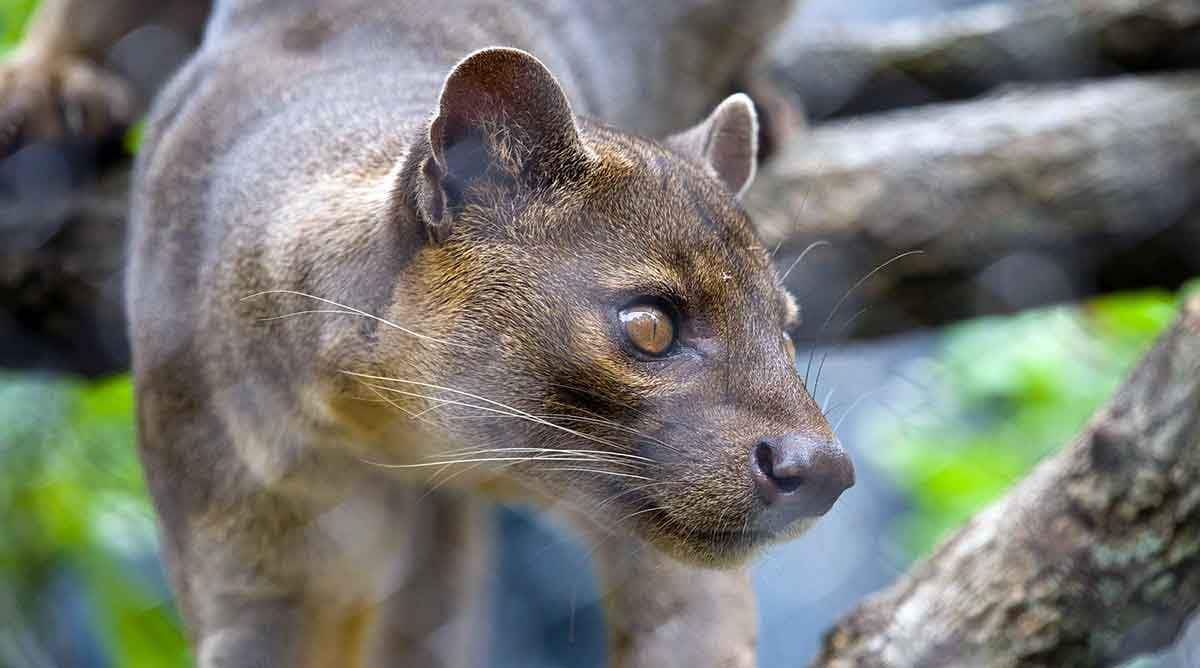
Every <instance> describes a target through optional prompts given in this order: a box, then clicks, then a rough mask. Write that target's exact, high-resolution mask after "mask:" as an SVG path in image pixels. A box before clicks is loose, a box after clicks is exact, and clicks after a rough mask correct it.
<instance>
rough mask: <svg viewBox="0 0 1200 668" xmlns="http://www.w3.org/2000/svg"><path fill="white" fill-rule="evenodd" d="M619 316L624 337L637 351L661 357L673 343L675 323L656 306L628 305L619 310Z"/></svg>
mask: <svg viewBox="0 0 1200 668" xmlns="http://www.w3.org/2000/svg"><path fill="white" fill-rule="evenodd" d="M620 317H621V328H622V329H623V330H624V331H625V338H627V339H629V343H630V344H632V345H633V347H634V348H637V349H638V351H639V352H642V353H644V354H646V355H651V356H653V357H661V356H663V355H665V354H666V353H667V351H669V350H670V349H671V346H672V345H674V343H675V323H674V322H672V320H671V316H670V315H668V314H667V313H666V312H665V311H663V310H662V309H661V308H658V307H657V306H653V305H650V304H637V305H634V306H630V307H627V308H625V309H623V310H622V311H621V314H620Z"/></svg>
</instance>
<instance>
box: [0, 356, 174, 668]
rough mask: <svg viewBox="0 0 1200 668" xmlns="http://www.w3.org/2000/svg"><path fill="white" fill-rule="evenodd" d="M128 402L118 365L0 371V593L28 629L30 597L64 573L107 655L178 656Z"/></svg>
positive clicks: (40, 597)
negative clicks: (86, 375)
mask: <svg viewBox="0 0 1200 668" xmlns="http://www.w3.org/2000/svg"><path fill="white" fill-rule="evenodd" d="M132 402H133V399H132V389H131V387H130V382H129V379H128V377H124V376H123V377H119V378H116V379H113V380H108V381H104V382H98V383H83V382H79V381H71V380H49V379H45V378H40V377H37V376H31V375H28V374H5V375H0V470H3V471H4V475H3V476H0V517H4V518H6V520H5V521H4V522H2V523H0V592H2V593H5V594H7V595H9V596H11V597H12V599H13V600H15V601H16V607H17V610H18V612H19V613H20V615H21V617H24V618H25V620H26V623H27V625H29V626H30V628H29V629H28V630H29V631H30V632H31V633H32V635H33V636H34V637H37V636H38V633H39V631H38V629H36V628H32V627H33V626H35V624H34V623H33V622H34V620H36V618H37V617H39V616H41V615H43V614H45V611H44V610H39V609H38V606H43V605H48V604H49V601H50V600H51V594H50V593H49V592H50V590H51V585H52V583H53V581H54V579H55V578H56V577H57V576H60V575H62V574H63V573H69V574H70V575H71V576H72V577H73V580H74V581H76V582H79V583H80V584H81V586H82V587H81V588H82V590H83V591H84V592H85V594H86V597H87V600H86V604H87V607H88V608H89V613H90V614H89V617H90V618H91V619H92V620H94V622H95V623H96V624H97V626H98V628H99V630H100V631H101V632H102V636H103V639H102V644H103V645H104V649H105V651H106V653H107V654H108V656H109V657H110V659H111V660H112V663H113V665H118V666H133V667H136V666H172V665H179V666H182V665H186V664H187V661H186V659H187V654H186V650H185V644H184V639H183V635H182V633H181V632H180V630H179V623H178V621H177V619H176V618H175V616H174V612H173V608H172V606H171V603H170V601H169V600H167V599H166V598H165V597H166V593H165V591H164V590H163V587H162V584H161V582H160V581H159V580H160V578H159V577H158V575H157V571H156V570H155V568H154V563H155V561H154V560H155V558H156V557H155V555H156V554H157V537H156V529H155V524H154V516H153V513H152V510H151V508H150V505H149V502H148V498H147V495H146V490H145V487H144V485H143V482H142V476H141V471H140V468H139V465H138V461H137V457H136V455H135V450H134V446H133V420H132V414H133V403H132ZM48 640H50V639H47V638H42V641H43V642H47V641H48ZM59 640H61V639H59Z"/></svg>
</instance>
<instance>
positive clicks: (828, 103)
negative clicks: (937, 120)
mask: <svg viewBox="0 0 1200 668" xmlns="http://www.w3.org/2000/svg"><path fill="white" fill-rule="evenodd" d="M1196 65H1200V5H1197V4H1196V3H1195V2H1192V1H1191V0H1076V1H1074V2H1067V1H1066V0H1035V1H1032V2H1011V3H996V4H993V5H985V6H983V7H976V8H973V9H967V10H962V11H958V12H953V13H950V14H944V15H940V16H938V17H936V18H933V19H923V20H917V21H911V20H910V21H897V22H894V23H891V24H885V25H837V26H831V27H829V28H827V29H825V30H821V31H819V32H813V31H811V29H810V31H809V32H807V33H803V34H801V35H798V36H796V37H795V38H794V39H791V40H788V41H787V42H785V43H783V44H782V45H780V47H779V48H778V49H776V52H775V55H774V57H773V58H772V64H771V73H772V76H773V78H775V79H776V80H778V81H780V82H781V83H783V84H784V85H785V87H787V88H788V89H790V90H792V91H793V92H794V93H795V94H797V95H798V96H799V97H800V98H801V99H802V100H803V102H804V106H805V108H806V109H807V110H808V113H809V115H810V116H811V117H814V118H828V117H831V116H848V115H855V114H862V113H866V112H872V111H879V110H884V109H894V108H897V107H902V106H912V105H915V104H922V103H928V102H935V101H945V100H958V99H965V98H969V97H975V96H978V95H980V94H983V93H986V92H988V91H990V90H992V89H994V88H995V87H997V86H1000V85H1003V84H1007V83H1013V82H1043V83H1044V82H1049V81H1064V80H1070V79H1081V78H1087V77H1098V76H1111V75H1114V74H1121V73H1128V72H1141V71H1147V70H1152V69H1159V70H1161V69H1178V68H1183V67H1195V66H1196Z"/></svg>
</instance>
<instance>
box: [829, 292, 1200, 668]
mask: <svg viewBox="0 0 1200 668" xmlns="http://www.w3.org/2000/svg"><path fill="white" fill-rule="evenodd" d="M1197 480H1200V296H1198V297H1196V298H1194V299H1192V300H1191V301H1190V302H1189V303H1188V304H1186V305H1185V306H1184V308H1183V311H1182V315H1181V317H1180V318H1179V320H1178V321H1177V322H1176V323H1175V325H1174V327H1172V328H1171V329H1170V330H1169V331H1168V332H1167V333H1166V334H1165V335H1164V336H1163V337H1162V338H1161V339H1160V340H1159V341H1158V342H1157V343H1156V344H1155V346H1154V347H1153V349H1152V350H1151V351H1150V352H1149V353H1148V354H1147V355H1146V356H1145V358H1143V360H1142V361H1141V362H1140V363H1139V365H1138V366H1137V368H1136V369H1135V370H1134V371H1133V373H1132V375H1130V377H1129V378H1128V379H1127V380H1126V381H1125V383H1124V385H1123V386H1122V387H1121V388H1120V389H1119V390H1118V391H1117V393H1116V395H1115V396H1114V397H1113V399H1112V400H1111V401H1110V402H1109V403H1108V404H1107V405H1106V406H1104V407H1103V408H1101V409H1100V411H1099V412H1097V413H1096V415H1095V416H1093V417H1092V419H1091V421H1090V422H1089V423H1088V425H1087V427H1086V428H1085V429H1084V431H1083V432H1082V433H1081V434H1080V435H1079V436H1078V437H1077V438H1076V440H1075V441H1074V442H1073V443H1072V444H1070V445H1069V446H1068V447H1067V448H1066V449H1064V450H1063V451H1062V452H1060V453H1059V454H1058V455H1056V456H1054V457H1052V458H1051V459H1049V460H1048V461H1046V462H1044V463H1042V464H1041V465H1040V466H1038V467H1037V468H1036V469H1035V470H1034V472H1033V473H1032V474H1031V475H1030V476H1029V477H1028V478H1026V479H1025V480H1024V481H1022V482H1021V483H1019V484H1018V485H1017V486H1016V487H1015V488H1013V490H1012V491H1011V492H1009V493H1008V495H1007V496H1005V497H1004V498H1003V499H1002V500H1000V501H999V502H998V503H996V504H995V505H993V506H991V507H990V508H988V509H986V510H984V511H983V512H981V513H980V514H978V515H977V516H975V518H974V519H972V520H971V521H970V522H969V523H968V524H967V525H966V527H964V528H963V529H962V530H960V531H959V532H958V533H957V534H955V535H953V536H952V537H951V538H950V539H949V540H947V541H945V542H944V543H942V545H941V546H940V547H939V548H937V549H936V550H935V551H934V553H933V555H932V556H930V557H929V558H928V559H927V560H926V561H924V562H923V563H921V564H919V565H917V566H916V567H914V568H913V569H912V570H910V571H909V573H908V574H906V575H905V576H903V577H902V578H901V580H900V581H899V582H897V583H896V584H895V585H893V586H892V587H891V588H890V589H887V590H886V591H884V592H882V593H880V594H877V595H875V596H874V597H872V598H870V599H869V600H867V601H866V602H865V603H864V604H863V605H861V606H860V607H859V608H858V609H857V610H855V611H854V612H852V613H851V614H850V615H849V616H847V617H846V618H844V619H843V620H842V621H841V622H840V623H839V624H838V625H837V626H836V627H835V628H834V629H833V630H831V631H830V632H829V633H828V634H827V636H826V638H825V643H824V648H823V650H822V652H821V654H820V656H819V658H818V659H817V661H816V662H815V665H816V666H819V667H822V668H835V667H843V666H856V667H871V666H888V667H889V668H902V667H907V666H913V667H917V666H920V667H921V668H936V667H938V666H989V667H1001V666H1047V667H1054V668H1062V667H1069V666H1096V665H1106V664H1110V663H1113V662H1117V661H1120V660H1124V659H1126V658H1129V657H1131V656H1134V655H1137V654H1140V653H1143V652H1146V651H1152V650H1154V649H1158V648H1161V647H1163V646H1165V645H1166V644H1168V643H1170V642H1171V640H1172V639H1173V638H1174V637H1175V635H1176V633H1177V632H1178V630H1179V629H1180V627H1181V625H1182V622H1183V621H1184V619H1185V618H1186V617H1187V616H1188V615H1189V614H1190V613H1191V612H1192V611H1194V610H1195V609H1196V608H1197V606H1198V605H1200V486H1197V485H1196V481H1197Z"/></svg>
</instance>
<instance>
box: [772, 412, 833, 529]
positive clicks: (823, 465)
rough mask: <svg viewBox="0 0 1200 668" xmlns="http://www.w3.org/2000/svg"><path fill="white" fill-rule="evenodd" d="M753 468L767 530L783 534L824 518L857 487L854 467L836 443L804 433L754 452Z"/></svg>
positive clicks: (777, 438)
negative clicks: (803, 521)
mask: <svg viewBox="0 0 1200 668" xmlns="http://www.w3.org/2000/svg"><path fill="white" fill-rule="evenodd" d="M750 467H751V472H752V475H753V478H754V486H755V491H756V492H757V494H758V497H759V498H760V499H761V500H762V502H763V503H764V504H766V506H767V511H766V517H767V519H768V520H769V524H771V525H772V526H774V527H775V528H780V529H781V528H783V527H785V526H787V525H788V524H791V523H792V522H794V521H796V520H799V519H803V518H806V517H818V516H820V515H824V514H825V513H827V512H828V511H829V509H830V508H832V507H833V504H834V502H835V501H837V500H838V497H840V496H841V495H842V492H845V491H846V490H847V489H850V488H851V487H853V486H854V463H853V462H851V461H850V456H849V455H848V454H847V453H846V450H845V449H844V448H843V447H842V445H841V444H840V443H838V442H837V439H830V440H822V439H818V438H814V437H812V436H808V435H805V434H800V433H790V434H784V435H782V436H771V437H767V438H764V439H762V440H760V441H759V442H758V443H757V444H756V445H755V446H754V448H752V449H751V452H750Z"/></svg>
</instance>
